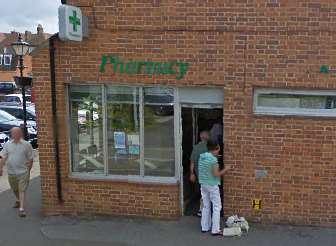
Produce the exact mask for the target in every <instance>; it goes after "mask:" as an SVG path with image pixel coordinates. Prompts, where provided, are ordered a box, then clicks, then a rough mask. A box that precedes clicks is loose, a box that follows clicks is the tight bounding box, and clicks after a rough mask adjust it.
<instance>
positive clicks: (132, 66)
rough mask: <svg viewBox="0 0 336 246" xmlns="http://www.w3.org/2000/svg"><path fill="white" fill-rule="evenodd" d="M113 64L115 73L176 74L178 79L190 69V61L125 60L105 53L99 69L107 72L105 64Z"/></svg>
mask: <svg viewBox="0 0 336 246" xmlns="http://www.w3.org/2000/svg"><path fill="white" fill-rule="evenodd" d="M107 64H111V65H112V66H113V71H114V72H115V73H117V72H119V73H126V74H130V75H133V74H147V75H154V74H156V75H175V78H176V79H177V80H179V79H182V78H183V77H184V75H185V74H186V73H187V70H188V63H185V62H180V61H167V62H152V61H128V62H123V61H122V60H120V59H119V58H118V57H114V56H112V55H103V56H102V60H101V64H100V66H99V71H100V72H101V73H102V72H105V66H106V65H107Z"/></svg>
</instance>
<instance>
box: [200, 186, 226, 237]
mask: <svg viewBox="0 0 336 246" xmlns="http://www.w3.org/2000/svg"><path fill="white" fill-rule="evenodd" d="M201 194H202V199H203V209H202V218H201V227H202V231H210V229H211V233H218V232H220V211H221V209H222V202H221V198H220V194H219V187H218V185H215V186H212V185H201ZM211 204H212V218H211Z"/></svg>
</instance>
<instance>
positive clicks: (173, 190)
mask: <svg viewBox="0 0 336 246" xmlns="http://www.w3.org/2000/svg"><path fill="white" fill-rule="evenodd" d="M67 2H68V4H71V5H75V6H79V7H81V6H83V7H81V10H82V12H83V14H84V15H86V16H88V19H89V37H88V38H86V39H84V41H83V42H80V43H74V42H61V41H59V40H57V39H53V40H54V43H55V44H54V46H55V47H54V48H55V62H56V64H55V75H56V76H55V78H56V92H57V94H56V95H57V97H56V100H57V122H58V134H59V135H58V138H59V142H58V147H59V153H58V156H59V158H60V162H59V164H60V173H61V177H60V181H61V187H60V186H58V185H57V178H56V174H55V169H56V166H57V165H56V161H55V139H54V135H53V131H54V124H53V121H52V107H51V105H52V98H51V94H50V93H51V92H50V91H51V80H50V70H49V65H48V64H49V62H50V59H49V58H50V57H49V54H50V53H49V50H48V48H42V49H40V50H39V52H36V54H35V55H34V60H33V74H34V81H35V82H34V83H35V84H34V85H35V86H36V88H37V90H38V91H39V93H38V95H37V100H36V107H37V116H38V128H39V153H40V162H41V185H42V194H43V208H44V212H45V213H46V214H81V213H88V214H112V215H125V216H145V217H156V218H157V217H159V218H178V217H179V216H181V214H182V210H183V209H182V206H183V199H182V191H181V189H183V186H182V185H181V182H182V181H183V175H182V171H181V169H182V168H181V166H182V164H181V162H182V159H181V148H180V147H181V139H182V137H181V136H182V135H183V132H181V126H180V122H181V111H182V110H183V105H190V104H194V105H195V104H197V100H199V101H202V102H203V101H204V102H206V103H207V105H211V104H212V101H213V102H214V104H216V105H218V104H220V105H221V107H222V110H223V127H224V134H223V135H224V136H223V139H224V141H223V142H224V163H225V164H230V165H232V166H233V170H232V172H231V173H230V174H228V175H227V176H226V177H225V178H224V213H225V215H231V214H240V215H242V216H245V217H246V218H248V219H250V220H253V221H260V222H273V223H293V224H309V225H330V226H335V225H336V204H335V203H336V192H335V190H336V180H335V177H336V168H335V161H336V148H335V144H336V124H335V119H336V118H335V116H336V112H335V111H336V109H335V108H336V81H335V70H334V69H335V66H334V64H335V59H336V51H335V47H336V41H335V40H336V39H335V31H334V26H335V24H336V19H335V13H336V3H335V2H334V1H332V0H324V1H313V0H312V1H302V0H299V1H257V0H251V1H248V0H246V1H219V0H218V1H216V0H215V1H205V2H203V1H173V0H169V1H154V0H153V1H145V2H144V1H139V2H137V1H128V0H124V1H111V2H108V1H100V0H95V1H91V2H92V3H91V4H92V6H88V5H87V4H86V1H80V0H69V1H67ZM104 57H107V60H105V63H106V64H104V62H103V61H104V59H105V58H104ZM111 57H112V58H113V57H117V58H118V59H119V60H118V61H122V62H123V64H124V67H123V69H121V62H117V61H116V60H115V59H114V60H113V59H111ZM132 62H133V63H132ZM134 62H136V63H137V64H138V63H139V62H140V63H141V62H142V65H140V68H139V70H136V72H132V71H133V70H132V69H131V64H133V65H132V66H135V65H134ZM149 62H151V63H150V64H149ZM155 62H156V63H155ZM171 62H174V63H173V65H172V67H170V66H169V65H166V66H167V70H166V72H163V70H164V65H162V64H169V63H171ZM154 63H155V64H156V65H157V64H158V63H159V64H161V65H162V71H161V72H157V71H158V70H155V69H158V68H157V67H156V68H155V69H154V70H155V71H156V72H151V71H154V70H152V69H153V67H154ZM182 63H185V64H187V65H186V66H187V69H186V73H185V74H184V76H182V77H179V76H178V74H180V71H181V67H180V65H179V64H182ZM102 64H103V65H102ZM127 64H129V65H128V66H127ZM102 66H104V67H103V69H102ZM141 66H142V67H141ZM146 66H148V68H147V67H146ZM181 66H182V65H181ZM127 67H128V68H127ZM147 69H148V70H147ZM178 77H179V78H178ZM212 90H216V91H217V92H213V91H212ZM218 90H219V91H220V92H221V93H222V94H221V95H220V93H218ZM207 95H209V96H207ZM218 95H219V96H218ZM217 96H218V97H217ZM220 97H222V99H221V100H218V98H220ZM157 109H160V110H161V111H156V110H157ZM169 117H170V118H169ZM88 118H90V119H88ZM158 119H160V120H158ZM161 119H162V120H161ZM153 122H154V123H153ZM155 128H157V129H161V130H157V131H156V132H155V131H154V130H153V129H155ZM165 134H166V135H165ZM126 142H127V143H126ZM126 144H127V146H126ZM125 159H126V160H127V161H125ZM158 163H160V164H158ZM153 165H154V166H153ZM59 188H61V190H60V191H59V192H60V193H61V194H62V196H63V197H62V198H63V202H60V201H59V200H58V196H57V194H60V193H57V191H58V189H59ZM258 199H260V200H261V209H260V210H255V209H253V200H255V201H257V200H258Z"/></svg>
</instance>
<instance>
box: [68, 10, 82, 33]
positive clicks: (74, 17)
mask: <svg viewBox="0 0 336 246" xmlns="http://www.w3.org/2000/svg"><path fill="white" fill-rule="evenodd" d="M69 22H70V24H71V25H72V31H74V32H77V26H80V19H79V18H78V17H77V12H76V10H73V11H72V15H71V16H69Z"/></svg>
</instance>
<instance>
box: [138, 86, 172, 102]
mask: <svg viewBox="0 0 336 246" xmlns="http://www.w3.org/2000/svg"><path fill="white" fill-rule="evenodd" d="M144 101H145V104H147V105H151V104H153V105H173V104H174V89H172V88H159V87H147V88H145V89H144Z"/></svg>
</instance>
